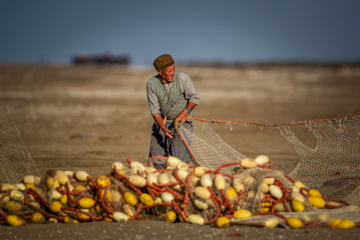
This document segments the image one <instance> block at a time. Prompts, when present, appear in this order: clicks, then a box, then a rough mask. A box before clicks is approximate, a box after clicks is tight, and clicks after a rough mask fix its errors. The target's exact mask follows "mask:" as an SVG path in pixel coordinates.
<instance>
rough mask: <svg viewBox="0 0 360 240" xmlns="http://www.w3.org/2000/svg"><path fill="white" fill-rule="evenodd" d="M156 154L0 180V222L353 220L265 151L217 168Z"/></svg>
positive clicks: (358, 214) (352, 212)
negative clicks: (150, 161)
mask: <svg viewBox="0 0 360 240" xmlns="http://www.w3.org/2000/svg"><path fill="white" fill-rule="evenodd" d="M159 158H161V157H160V156H159ZM162 158H164V157H162ZM164 159H166V161H167V168H165V169H155V168H153V167H151V166H145V165H144V164H142V163H140V162H138V161H135V160H133V159H131V158H128V159H127V163H128V164H125V165H124V164H123V163H121V162H115V163H114V164H113V165H112V168H111V172H110V173H108V174H105V175H101V176H98V177H96V176H90V175H89V174H88V173H87V172H85V171H76V172H73V171H60V170H58V171H55V170H49V171H48V172H47V174H46V176H44V177H43V178H41V177H39V176H34V175H27V176H25V177H24V179H23V180H22V181H21V182H20V183H18V184H1V189H0V191H1V195H0V222H1V223H2V224H6V225H12V226H19V225H26V224H30V223H44V222H64V223H77V222H88V221H131V220H160V221H166V222H189V223H192V224H199V225H204V224H212V225H216V226H218V227H226V226H229V225H233V224H237V225H247V226H257V227H269V228H274V227H278V226H279V227H280V226H281V227H292V228H351V227H354V226H359V225H360V209H359V208H358V207H357V206H354V205H350V204H349V203H347V202H345V201H343V200H338V199H331V198H328V197H326V196H322V194H321V193H320V192H319V191H317V190H315V189H309V188H308V187H307V186H305V185H304V184H302V183H301V182H298V181H294V180H292V179H291V178H290V177H289V176H287V175H285V174H284V173H282V172H281V171H278V170H275V169H272V164H271V161H270V159H269V158H268V157H267V156H265V155H259V156H258V157H256V158H255V159H250V158H244V159H242V160H241V161H237V162H233V163H227V164H224V165H221V166H219V167H218V168H217V169H209V168H207V167H204V166H192V165H188V164H186V163H184V162H182V161H181V160H180V159H178V158H176V157H172V156H170V157H168V158H164ZM229 172H230V173H229Z"/></svg>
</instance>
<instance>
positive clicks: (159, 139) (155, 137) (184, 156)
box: [149, 121, 193, 169]
mask: <svg viewBox="0 0 360 240" xmlns="http://www.w3.org/2000/svg"><path fill="white" fill-rule="evenodd" d="M165 126H166V127H167V128H168V129H170V130H171V132H172V135H173V136H174V138H168V137H167V136H166V135H165V133H164V132H163V130H161V128H160V127H159V125H158V124H157V123H154V124H153V126H152V134H151V141H150V152H149V157H152V156H165V157H168V156H169V155H171V156H174V157H177V158H179V159H181V160H182V161H183V162H186V163H188V162H189V161H190V154H189V151H188V150H187V148H186V146H185V144H184V143H183V142H182V140H181V139H180V137H179V136H178V135H177V134H176V133H175V127H174V124H173V123H169V124H165ZM181 128H184V130H185V131H186V134H185V135H186V136H184V137H186V138H185V139H186V142H187V144H188V145H189V146H190V144H191V136H192V128H193V126H192V122H190V121H185V122H184V123H183V125H182V126H181ZM153 164H154V167H155V168H158V169H159V168H166V166H167V164H166V160H164V159H161V158H154V159H153Z"/></svg>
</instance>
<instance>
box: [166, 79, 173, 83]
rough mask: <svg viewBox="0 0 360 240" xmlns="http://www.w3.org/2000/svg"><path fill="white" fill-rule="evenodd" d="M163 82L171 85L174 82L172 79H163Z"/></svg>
mask: <svg viewBox="0 0 360 240" xmlns="http://www.w3.org/2000/svg"><path fill="white" fill-rule="evenodd" d="M164 80H165V81H166V82H168V83H172V82H173V81H174V79H164Z"/></svg>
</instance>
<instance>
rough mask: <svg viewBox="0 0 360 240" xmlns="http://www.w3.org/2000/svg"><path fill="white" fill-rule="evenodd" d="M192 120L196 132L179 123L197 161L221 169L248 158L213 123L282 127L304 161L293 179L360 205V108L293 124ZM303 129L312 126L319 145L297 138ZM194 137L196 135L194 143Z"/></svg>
mask: <svg viewBox="0 0 360 240" xmlns="http://www.w3.org/2000/svg"><path fill="white" fill-rule="evenodd" d="M192 122H193V126H194V127H193V129H191V131H190V130H189V129H187V128H186V125H184V126H177V131H178V135H179V136H180V137H181V139H182V140H183V141H184V142H185V145H186V146H187V149H188V151H189V152H190V155H191V160H192V162H193V164H194V165H201V166H207V167H209V168H210V169H215V168H217V167H218V166H219V164H220V163H221V164H224V163H231V162H234V161H240V160H241V159H244V158H246V157H245V156H244V155H242V154H240V153H238V152H237V151H236V150H234V149H233V148H232V147H231V146H230V145H228V144H227V143H226V142H225V141H224V140H223V139H222V138H221V137H220V136H219V135H218V134H217V133H216V132H215V131H214V130H213V128H212V127H211V124H226V126H227V127H229V126H230V128H231V127H233V128H235V127H238V126H244V125H245V126H250V125H253V126H255V127H262V128H265V127H276V128H278V129H279V130H280V132H281V134H282V136H284V137H285V138H286V139H287V140H288V142H289V143H291V144H292V145H293V146H294V147H295V150H296V152H297V153H298V155H299V156H300V161H299V164H298V165H297V167H296V168H295V169H294V170H293V171H292V172H291V173H290V174H289V175H290V176H291V177H292V178H293V179H296V180H299V181H301V182H303V183H304V184H305V185H306V186H309V187H312V188H316V189H318V190H319V191H321V192H322V193H324V194H325V195H326V196H329V197H332V198H338V199H343V200H346V201H348V202H350V203H351V204H355V205H359V204H360V198H359V196H360V188H359V186H360V184H359V180H360V175H359V159H360V113H353V114H349V115H347V116H344V117H338V118H333V119H322V120H313V121H302V122H297V123H289V124H253V123H245V122H230V121H216V120H207V119H196V118H192ZM298 128H302V129H306V131H307V132H308V133H309V134H308V135H311V136H308V137H312V138H314V139H315V145H314V146H307V145H306V144H304V143H303V142H302V141H301V140H300V138H298V137H297V135H296V132H298V131H297V130H298ZM188 139H192V142H189V140H188ZM228 170H231V169H228Z"/></svg>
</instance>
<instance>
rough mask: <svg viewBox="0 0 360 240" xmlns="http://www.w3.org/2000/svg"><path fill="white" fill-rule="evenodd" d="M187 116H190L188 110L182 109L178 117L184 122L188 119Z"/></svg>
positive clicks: (181, 122)
mask: <svg viewBox="0 0 360 240" xmlns="http://www.w3.org/2000/svg"><path fill="white" fill-rule="evenodd" d="M187 116H188V110H186V109H184V110H182V111H181V112H180V113H179V115H178V117H177V118H178V119H179V121H180V124H183V123H184V122H185V121H186V119H187Z"/></svg>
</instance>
